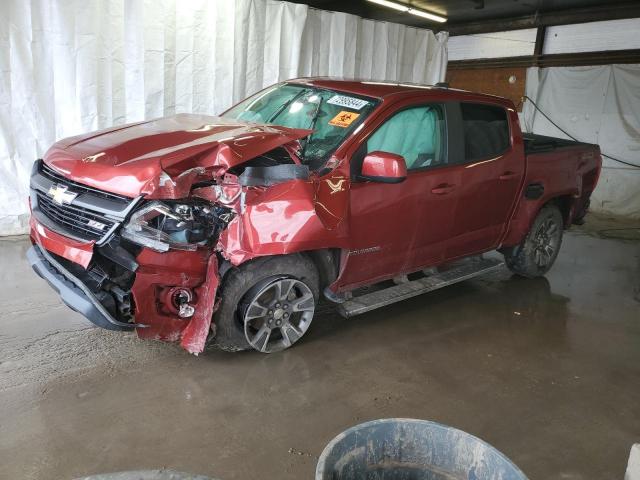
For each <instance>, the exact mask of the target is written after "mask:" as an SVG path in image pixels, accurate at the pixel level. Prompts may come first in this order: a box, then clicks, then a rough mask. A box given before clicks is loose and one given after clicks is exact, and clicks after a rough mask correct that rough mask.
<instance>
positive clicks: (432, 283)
mask: <svg viewBox="0 0 640 480" xmlns="http://www.w3.org/2000/svg"><path fill="white" fill-rule="evenodd" d="M503 265H504V262H503V261H502V260H497V259H491V258H481V257H473V258H469V259H467V260H465V261H464V263H462V264H460V265H456V266H454V267H452V268H450V269H448V270H445V271H443V272H436V273H434V274H432V275H429V276H426V277H423V278H419V279H417V280H411V281H409V282H405V283H400V284H398V285H394V286H393V287H389V288H385V289H384V290H378V291H376V292H371V293H367V294H364V295H360V296H358V297H354V298H352V299H351V300H347V301H346V302H344V303H341V304H340V305H338V312H339V313H340V315H342V316H343V317H346V318H348V317H353V316H355V315H360V314H361V313H365V312H369V311H371V310H375V309H376V308H380V307H385V306H387V305H391V304H392V303H395V302H400V301H402V300H406V299H407V298H411V297H415V296H417V295H421V294H423V293H426V292H431V291H433V290H437V289H439V288H442V287H446V286H447V285H452V284H454V283H458V282H462V281H463V280H468V279H470V278H473V277H477V276H478V275H483V274H485V273H489V272H494V271H496V270H499V269H500V268H502V266H503Z"/></svg>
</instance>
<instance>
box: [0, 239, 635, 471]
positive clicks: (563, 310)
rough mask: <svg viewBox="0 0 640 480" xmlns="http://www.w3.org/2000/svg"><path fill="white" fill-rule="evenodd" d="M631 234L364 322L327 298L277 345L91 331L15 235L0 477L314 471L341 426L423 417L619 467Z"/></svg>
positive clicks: (508, 445)
mask: <svg viewBox="0 0 640 480" xmlns="http://www.w3.org/2000/svg"><path fill="white" fill-rule="evenodd" d="M618 228H620V227H618ZM630 232H631V233H633V231H629V230H607V231H602V232H601V235H599V236H598V235H594V234H587V233H585V232H580V231H578V232H574V233H570V234H568V235H567V236H566V237H565V242H564V245H563V247H562V251H561V254H560V257H559V259H558V262H557V263H556V265H555V267H554V268H553V270H552V271H551V272H550V273H549V275H548V276H547V278H546V279H538V280H524V279H519V278H511V277H510V275H509V273H508V272H506V271H504V272H502V273H499V274H495V275H492V276H490V277H484V278H482V279H478V280H474V281H467V282H464V283H462V284H459V285H455V286H452V287H448V288H446V289H444V290H441V291H437V292H433V293H431V294H427V295H424V296H422V297H419V298H416V299H413V300H410V301H407V302H404V303H400V304H396V305H394V306H391V307H388V308H385V309H382V310H378V311H375V312H372V313H370V314H366V315H363V316H361V317H356V318H355V319H351V320H343V319H342V318H340V317H339V316H337V315H336V314H334V313H332V311H331V310H330V308H329V307H323V313H322V314H321V315H319V316H317V317H316V319H315V320H314V325H313V326H312V328H311V330H310V332H309V333H308V334H307V336H306V338H305V339H304V340H303V341H301V343H300V344H299V345H297V346H296V347H295V348H293V349H291V350H290V351H286V352H283V353H281V354H275V355H271V356H267V355H261V354H258V353H245V354H224V353H219V352H207V353H206V354H204V355H202V356H200V357H194V356H190V355H188V354H187V353H185V352H183V351H181V350H180V349H179V348H176V347H175V346H172V345H167V344H161V343H155V342H145V341H140V340H138V339H137V338H136V337H135V336H134V335H130V334H119V333H111V332H107V331H103V330H99V329H95V328H92V327H91V326H90V324H88V323H86V322H85V321H84V320H83V319H82V318H81V317H80V316H78V315H77V314H75V313H73V312H71V311H70V310H68V309H67V308H66V307H64V306H62V305H61V304H60V302H59V301H58V299H57V297H56V296H55V294H54V293H53V292H52V291H51V290H50V289H49V287H48V286H47V285H46V284H45V283H44V282H43V281H42V280H40V279H39V278H37V277H36V276H35V275H34V274H33V273H32V272H31V271H30V270H29V268H28V266H27V265H26V264H25V262H24V260H23V257H24V252H25V250H26V248H27V241H26V240H24V239H17V240H16V239H14V240H5V241H1V242H0V264H1V265H2V268H1V269H0V280H1V282H2V285H3V287H4V289H3V290H2V291H1V292H0V312H1V313H0V316H1V319H0V463H1V465H2V467H1V470H0V478H7V479H17V478H21V479H23V478H25V479H36V478H37V479H53V478H56V479H58V478H65V479H66V478H73V477H77V476H81V475H88V474H94V473H101V472H113V471H120V470H129V469H142V468H158V467H169V468H173V469H176V470H182V471H189V472H192V473H201V474H206V475H210V476H213V477H217V478H220V479H223V480H233V479H256V480H258V479H260V480H264V479H278V480H287V479H292V480H293V479H296V480H304V479H309V480H311V479H312V478H313V472H314V468H315V464H316V461H317V457H318V455H319V454H320V452H321V451H322V449H323V447H324V446H325V445H326V444H327V443H328V442H329V440H330V439H331V438H332V437H334V436H335V435H336V434H338V433H339V432H341V431H342V430H344V429H346V428H348V427H350V426H352V425H354V424H357V423H359V422H363V421H366V420H370V419H375V418H382V417H413V418H422V419H429V420H434V421H437V422H442V423H445V424H448V425H452V426H455V427H457V428H460V429H463V430H466V431H468V432H470V433H473V434H475V435H477V436H479V437H481V438H483V439H484V440H486V441H488V442H489V443H491V444H493V445H494V446H496V447H497V448H498V449H500V450H501V451H503V452H504V453H505V454H506V455H507V456H509V457H510V458H511V459H512V460H513V461H514V462H515V463H516V464H518V465H519V466H520V467H521V468H522V470H523V471H524V472H525V473H526V474H527V475H528V476H529V477H530V478H531V479H543V480H552V479H558V480H560V479H563V480H573V479H598V480H603V479H622V477H623V475H624V470H625V466H626V460H627V456H628V454H629V449H630V447H631V445H632V443H634V442H637V441H638V440H640V303H639V299H640V297H639V293H638V286H639V285H640V281H639V276H640V273H639V258H640V242H638V241H633V240H615V239H610V238H609V239H607V238H602V237H605V236H606V237H611V236H624V235H628V234H629V233H630ZM636 232H637V231H636ZM631 236H633V235H631Z"/></svg>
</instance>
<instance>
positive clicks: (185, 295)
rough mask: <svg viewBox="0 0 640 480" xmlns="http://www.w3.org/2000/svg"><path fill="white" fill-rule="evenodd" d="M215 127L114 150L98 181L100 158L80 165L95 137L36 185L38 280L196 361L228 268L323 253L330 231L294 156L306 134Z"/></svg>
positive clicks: (67, 148)
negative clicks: (265, 258)
mask: <svg viewBox="0 0 640 480" xmlns="http://www.w3.org/2000/svg"><path fill="white" fill-rule="evenodd" d="M205 127H207V128H208V129H209V131H208V132H206V130H207V128H205ZM205 127H201V128H200V129H194V130H193V131H198V132H202V131H205V134H202V135H199V136H198V137H197V138H195V139H193V140H192V141H190V142H187V143H182V144H180V145H179V146H175V147H165V148H161V149H158V150H157V151H153V152H149V153H146V154H144V155H141V156H139V157H138V158H134V159H129V160H127V161H125V162H122V161H120V162H114V161H109V154H110V152H104V153H105V154H104V155H103V156H102V157H103V158H102V161H103V165H102V169H101V170H100V173H99V174H98V173H95V172H97V171H96V170H95V168H96V161H95V157H96V154H95V153H94V154H92V155H91V156H87V157H82V158H75V159H74V158H73V157H74V154H75V156H76V157H80V156H81V155H84V154H85V153H86V151H84V152H82V153H80V154H78V152H77V150H78V147H77V146H78V145H80V146H84V149H85V150H87V148H88V147H87V145H84V144H83V142H84V143H86V142H87V141H89V142H90V141H93V138H95V137H91V138H87V139H86V140H84V141H82V140H81V141H79V142H76V143H70V142H67V143H64V144H63V143H60V144H57V145H56V146H54V147H53V148H52V149H51V150H50V151H49V152H48V153H47V156H45V161H44V162H42V161H40V162H37V163H36V166H35V167H34V172H33V174H32V180H31V188H32V192H31V206H32V219H31V240H32V243H33V244H34V246H33V247H32V249H31V250H30V252H29V254H28V259H29V261H30V263H31V264H32V266H33V268H34V270H35V271H36V272H37V273H38V275H40V276H41V277H43V278H44V279H45V280H47V281H48V282H49V283H50V284H51V285H52V287H53V288H54V289H55V290H57V291H58V292H59V294H60V296H61V298H62V300H63V301H64V302H65V303H66V304H67V305H69V306H70V307H71V308H72V309H74V310H76V311H78V312H79V313H81V314H83V315H84V316H85V317H87V318H88V319H89V320H90V321H92V322H93V323H95V324H96V325H98V326H101V327H103V328H108V329H112V330H131V329H136V331H137V333H138V335H139V336H140V337H141V338H146V339H157V340H164V341H171V342H177V341H179V342H180V344H181V346H182V347H183V348H185V349H186V350H187V351H189V352H190V353H194V354H198V353H199V352H201V351H203V350H204V348H205V344H206V341H207V338H208V337H209V335H210V331H211V322H212V317H213V314H214V312H215V311H216V307H217V301H218V300H219V298H218V297H219V290H220V283H221V274H220V270H221V269H223V270H225V269H228V268H233V266H237V265H239V264H241V263H243V262H245V261H247V260H250V259H251V258H254V257H256V256H260V255H273V254H282V253H288V252H289V251H297V250H303V249H307V248H313V246H314V244H318V245H320V244H323V243H325V242H324V240H325V239H326V232H327V228H326V226H325V225H324V224H323V222H322V220H321V216H318V215H317V214H316V206H317V203H318V202H317V198H316V197H317V195H316V194H317V191H318V189H317V179H316V178H312V176H310V174H309V170H308V168H307V167H306V166H304V165H301V164H300V161H299V160H298V158H297V156H296V150H297V149H298V148H299V145H298V142H297V140H298V139H299V138H302V137H303V136H305V135H306V134H307V133H308V132H307V131H295V130H291V129H282V128H278V129H273V128H270V127H246V126H239V125H227V124H224V129H223V131H218V130H217V129H216V128H217V127H216V125H214V124H212V123H211V124H208V125H205ZM74 148H75V151H74ZM87 158H90V160H89V161H87ZM123 172H126V173H127V175H126V177H127V179H126V182H123V181H118V179H122V178H123ZM142 173H145V175H146V177H145V176H144V175H143V174H142ZM109 178H112V179H116V180H115V181H114V182H112V183H111V184H108V183H107V180H108V179H109ZM125 183H126V188H125V187H124V186H123V185H125ZM65 195H67V197H65ZM71 197H73V198H71ZM69 199H71V200H70V201H67V200H69ZM332 201H334V202H335V199H332ZM323 210H326V207H325V206H323ZM278 218H280V219H283V220H285V221H284V222H283V223H281V224H279V225H276V224H275V223H274V221H275V220H276V219H278ZM323 232H324V233H323Z"/></svg>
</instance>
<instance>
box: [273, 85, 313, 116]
mask: <svg viewBox="0 0 640 480" xmlns="http://www.w3.org/2000/svg"><path fill="white" fill-rule="evenodd" d="M305 92H306V90H304V89H302V90H300V92H299V93H297V94H296V95H294V96H293V97H292V98H291V100H289V101H287V102H284V103H283V104H282V106H280V108H278V109H277V110H276V112H275V113H274V114H273V115H271V116H270V117H269V118H268V119H267V121H266V122H265V123H271V122H273V120H274V119H275V118H276V117H277V116H278V115H280V114H281V113H282V112H284V111H285V110H286V109H287V107H288V106H289V105H291V104H292V103H293V102H295V101H296V100H297V99H298V98H300V97H301V96H302V95H303V94H304V93H305Z"/></svg>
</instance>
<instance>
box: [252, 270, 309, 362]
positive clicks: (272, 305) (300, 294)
mask: <svg viewBox="0 0 640 480" xmlns="http://www.w3.org/2000/svg"><path fill="white" fill-rule="evenodd" d="M245 305H246V307H245V309H244V313H243V318H242V320H243V322H244V335H245V338H246V340H247V342H249V344H250V345H251V346H252V347H253V348H254V349H256V350H258V351H259V352H263V353H273V352H278V351H280V350H284V349H285V348H288V347H290V346H291V345H293V344H294V343H295V342H297V341H298V340H299V339H300V338H301V337H302V335H304V334H305V332H306V331H307V329H308V328H309V325H310V324H311V320H312V319H313V313H314V311H315V299H314V298H313V292H312V291H311V289H310V288H309V287H308V286H307V285H306V284H305V283H304V282H301V281H300V280H297V279H295V278H277V279H271V280H268V281H267V282H266V284H262V285H258V286H257V287H255V288H254V289H253V290H251V291H250V292H249V294H248V302H247V303H246V304H245Z"/></svg>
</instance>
